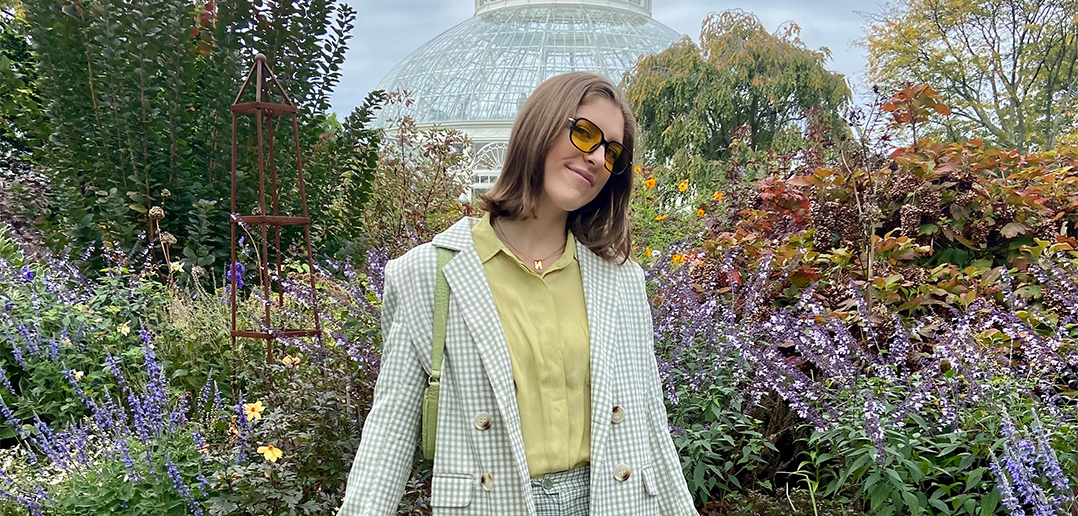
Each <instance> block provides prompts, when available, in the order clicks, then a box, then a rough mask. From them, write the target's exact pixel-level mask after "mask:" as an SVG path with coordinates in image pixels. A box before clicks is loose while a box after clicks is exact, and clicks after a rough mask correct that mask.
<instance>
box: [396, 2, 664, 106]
mask: <svg viewBox="0 0 1078 516" xmlns="http://www.w3.org/2000/svg"><path fill="white" fill-rule="evenodd" d="M679 37H680V35H679V34H678V33H676V32H674V31H673V30H672V29H670V28H669V27H667V26H665V25H663V24H661V23H659V22H656V21H655V20H653V19H652V18H651V17H649V16H647V15H645V14H640V13H638V12H633V11H628V10H624V9H617V8H612V7H605V6H596V5H580V4H577V5H564V4H562V5H557V4H553V5H550V4H548V5H523V6H512V7H504V8H500V9H497V10H493V11H490V12H486V13H483V14H480V15H478V16H475V17H472V18H470V19H468V20H466V21H464V22H463V23H461V24H459V25H457V26H455V27H453V28H451V29H449V30H448V31H446V32H444V33H442V34H441V35H439V36H437V37H435V38H434V39H432V40H430V41H428V42H427V43H426V44H424V45H423V46H422V47H420V48H419V49H418V50H416V51H415V52H413V53H412V54H411V55H409V56H408V57H407V58H406V59H405V60H404V61H403V62H401V63H400V64H399V65H397V66H396V67H395V68H393V69H392V70H391V71H390V72H389V74H387V75H386V77H385V78H384V79H382V82H381V83H380V84H379V85H378V88H379V89H383V90H386V91H400V90H407V91H409V92H411V94H412V98H413V100H414V102H413V103H412V105H411V106H409V107H405V106H403V105H392V106H387V107H386V108H385V109H383V110H382V111H381V112H380V114H379V117H378V120H377V123H378V125H383V126H384V125H385V124H386V121H387V120H388V119H390V118H399V117H400V116H402V115H405V114H407V115H410V116H411V117H412V118H414V119H415V121H416V122H418V123H434V122H455V121H477V120H512V119H513V118H515V117H516V114H517V111H518V110H519V109H520V106H521V105H523V104H524V101H525V100H526V99H527V98H528V95H530V94H531V92H532V91H534V90H535V88H536V87H537V86H539V84H540V83H541V82H543V81H544V80H546V79H548V78H550V77H553V76H554V75H558V74H561V73H565V72H570V71H590V72H596V73H599V74H602V75H605V76H607V77H609V78H611V79H612V80H613V81H614V82H615V83H617V82H620V81H621V76H622V74H623V73H624V72H625V71H627V70H628V69H629V68H630V67H631V66H633V65H634V64H635V63H636V60H637V59H638V58H639V57H640V55H642V54H652V53H657V52H660V51H662V50H664V49H665V48H667V47H668V46H670V45H671V44H673V43H674V42H675V41H677V40H678V38H679Z"/></svg>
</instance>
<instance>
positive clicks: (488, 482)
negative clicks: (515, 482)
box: [482, 473, 494, 491]
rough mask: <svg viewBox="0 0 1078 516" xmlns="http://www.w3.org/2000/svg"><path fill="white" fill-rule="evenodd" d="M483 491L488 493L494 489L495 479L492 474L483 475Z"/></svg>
mask: <svg viewBox="0 0 1078 516" xmlns="http://www.w3.org/2000/svg"><path fill="white" fill-rule="evenodd" d="M482 484H483V489H486V490H487V491H490V490H493V489H494V477H492V476H490V473H483V481H482Z"/></svg>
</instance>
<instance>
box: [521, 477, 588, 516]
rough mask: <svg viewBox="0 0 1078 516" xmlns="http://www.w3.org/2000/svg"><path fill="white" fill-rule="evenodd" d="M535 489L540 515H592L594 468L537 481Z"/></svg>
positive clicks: (541, 478)
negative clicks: (589, 512)
mask: <svg viewBox="0 0 1078 516" xmlns="http://www.w3.org/2000/svg"><path fill="white" fill-rule="evenodd" d="M531 487H532V499H534V500H535V512H536V514H538V516H588V509H589V499H590V496H591V466H590V465H587V464H585V465H583V466H580V467H579V468H576V469H571V470H568V471H559V472H557V473H551V474H549V475H544V476H542V477H540V478H533V479H531Z"/></svg>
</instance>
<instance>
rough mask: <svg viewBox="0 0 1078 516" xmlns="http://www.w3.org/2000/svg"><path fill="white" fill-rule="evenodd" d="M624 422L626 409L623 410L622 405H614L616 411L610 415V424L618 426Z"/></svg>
mask: <svg viewBox="0 0 1078 516" xmlns="http://www.w3.org/2000/svg"><path fill="white" fill-rule="evenodd" d="M622 421H625V409H623V408H621V405H614V411H613V412H612V413H611V414H610V422H611V423H613V424H615V425H616V424H618V423H621V422H622Z"/></svg>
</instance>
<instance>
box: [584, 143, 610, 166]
mask: <svg viewBox="0 0 1078 516" xmlns="http://www.w3.org/2000/svg"><path fill="white" fill-rule="evenodd" d="M584 158H585V159H587V160H588V163H590V164H592V165H595V164H596V163H603V162H604V161H606V144H605V143H600V144H599V146H598V147H596V148H595V149H593V150H592V151H591V152H589V153H587V154H585V155H584Z"/></svg>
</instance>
